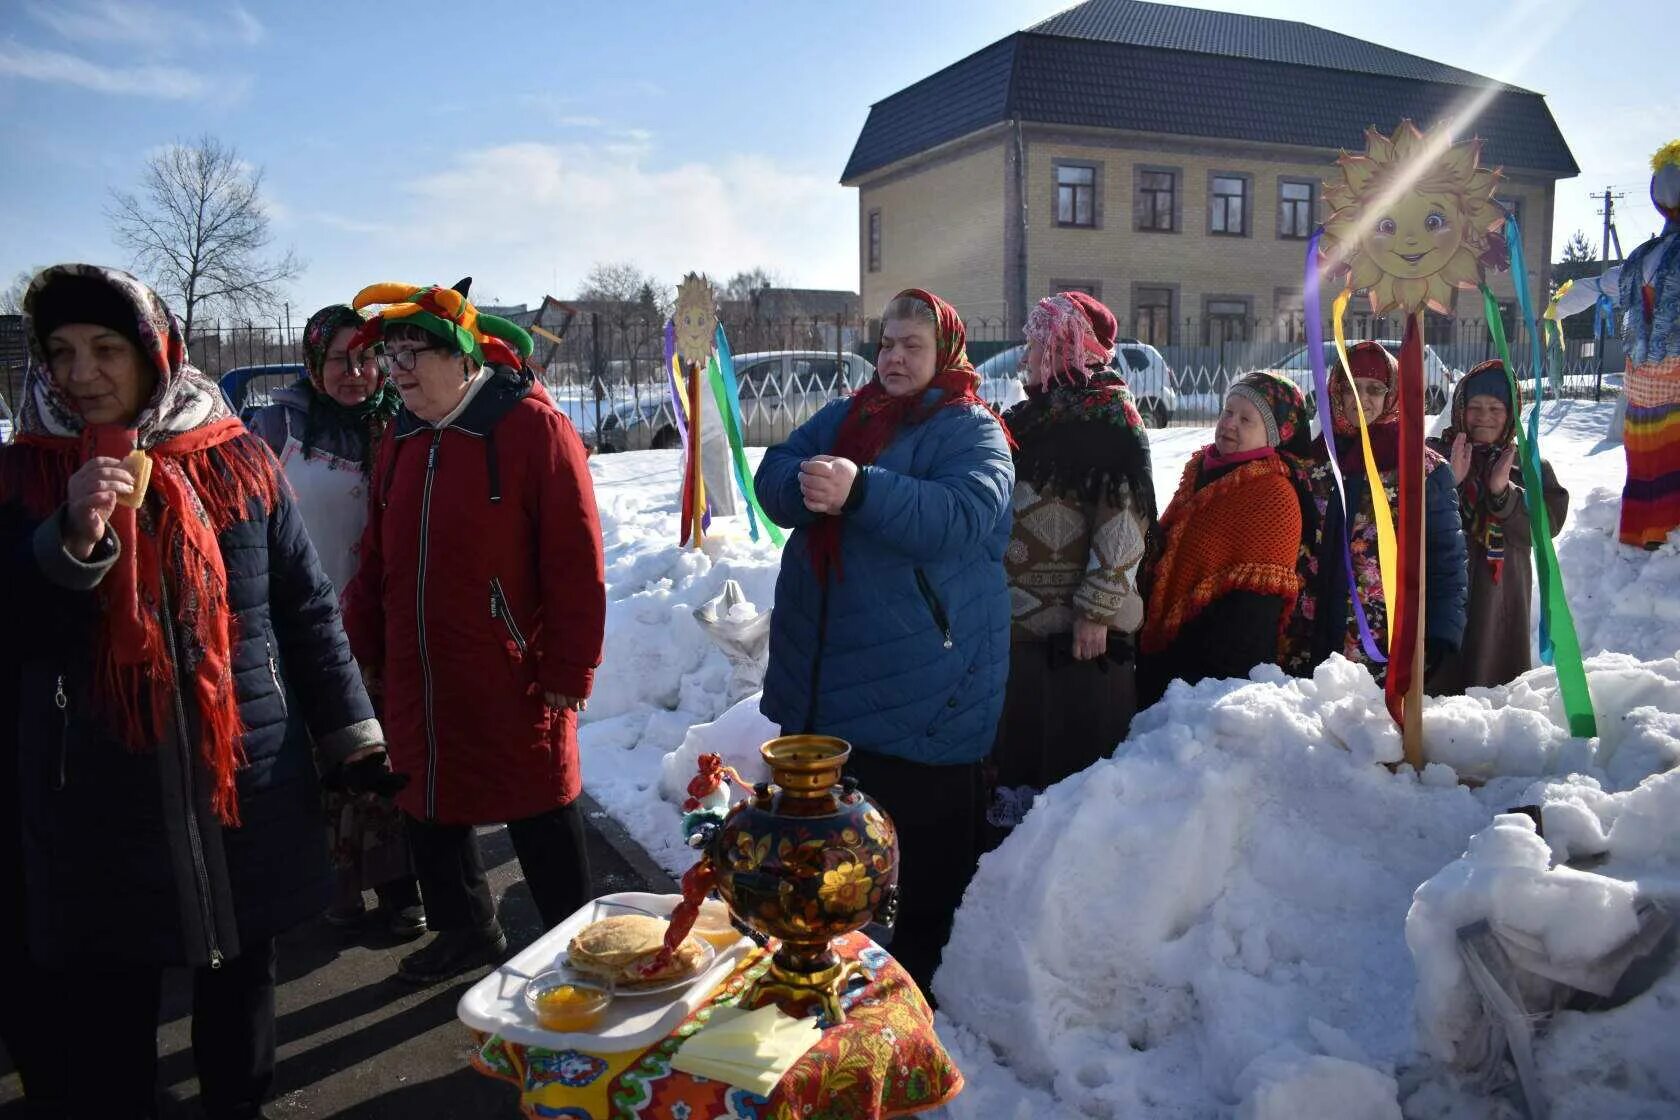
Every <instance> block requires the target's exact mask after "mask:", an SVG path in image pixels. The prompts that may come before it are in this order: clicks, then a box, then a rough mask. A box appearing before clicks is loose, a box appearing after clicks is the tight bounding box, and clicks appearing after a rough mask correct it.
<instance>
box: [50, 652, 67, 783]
mask: <svg viewBox="0 0 1680 1120" xmlns="http://www.w3.org/2000/svg"><path fill="white" fill-rule="evenodd" d="M53 706H54V707H56V708H57V709H58V714H59V715H60V716H61V717H62V718H63V720H64V730H63V732H61V733H60V735H59V737H58V774H57V775H55V776H54V778H53V787H52V788H53V790H54V792H57V791H58V790H61V789H63V788H64V786H65V783H66V781H67V780H68V778H69V768H70V767H69V762H70V697H69V696H68V695H67V694H66V693H65V691H64V678H63V677H62V676H60V677H59V678H58V687H57V688H55V689H54V690H53Z"/></svg>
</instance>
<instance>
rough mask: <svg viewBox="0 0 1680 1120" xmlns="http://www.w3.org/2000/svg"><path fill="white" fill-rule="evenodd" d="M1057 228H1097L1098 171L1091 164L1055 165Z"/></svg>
mask: <svg viewBox="0 0 1680 1120" xmlns="http://www.w3.org/2000/svg"><path fill="white" fill-rule="evenodd" d="M1056 224H1057V225H1059V226H1084V227H1087V228H1092V227H1095V226H1096V224H1097V169H1096V168H1095V167H1094V166H1092V165H1091V164H1088V163H1062V164H1057V165H1056Z"/></svg>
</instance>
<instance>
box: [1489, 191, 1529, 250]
mask: <svg viewBox="0 0 1680 1120" xmlns="http://www.w3.org/2000/svg"><path fill="white" fill-rule="evenodd" d="M1493 204H1494V205H1495V206H1497V207H1499V209H1500V210H1502V211H1504V212H1505V213H1507V214H1509V215H1510V216H1511V217H1513V218H1515V219H1516V220H1517V228H1518V229H1520V230H1523V231H1524V232H1525V233H1526V232H1527V229H1526V227H1524V226H1523V216H1522V199H1520V198H1500V197H1499V196H1497V195H1495V196H1494V199H1493ZM1501 228H1502V229H1503V228H1504V227H1503V223H1501ZM1525 240H1526V238H1525Z"/></svg>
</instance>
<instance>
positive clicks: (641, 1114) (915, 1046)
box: [472, 933, 963, 1120]
mask: <svg viewBox="0 0 1680 1120" xmlns="http://www.w3.org/2000/svg"><path fill="white" fill-rule="evenodd" d="M835 949H836V951H837V952H839V954H840V955H841V956H842V957H843V958H845V959H847V960H853V959H855V960H857V961H859V962H860V963H862V965H863V966H864V968H865V970H866V971H867V973H868V975H869V981H868V983H867V984H864V985H862V986H861V987H854V988H853V989H852V990H851V991H849V992H848V993H847V994H846V995H845V996H844V997H843V998H842V1000H841V1003H842V1005H843V1006H844V1008H845V1011H846V1021H845V1022H844V1023H841V1024H839V1025H838V1026H836V1025H832V1024H829V1023H826V1022H824V1023H822V1026H823V1028H824V1029H823V1033H822V1039H821V1041H819V1042H818V1043H817V1045H816V1046H814V1047H812V1048H811V1050H810V1051H809V1052H808V1053H807V1054H806V1055H805V1056H804V1057H803V1058H801V1059H800V1060H799V1061H798V1062H797V1063H795V1065H794V1067H793V1068H792V1069H791V1070H789V1071H788V1073H787V1075H786V1076H785V1077H783V1078H782V1080H781V1083H780V1084H779V1085H777V1086H776V1089H775V1091H774V1092H772V1093H771V1094H770V1096H769V1097H762V1096H759V1095H758V1094H757V1093H753V1092H750V1091H748V1090H746V1089H740V1088H737V1087H735V1086H732V1085H727V1084H724V1083H723V1082H720V1081H712V1080H709V1079H707V1078H703V1077H693V1076H690V1075H689V1074H686V1073H682V1072H680V1071H678V1070H674V1069H672V1068H671V1057H672V1055H673V1054H675V1053H676V1051H677V1048H678V1047H679V1046H681V1045H682V1042H683V1040H684V1039H686V1038H688V1037H689V1036H690V1035H692V1034H693V1033H694V1032H695V1031H697V1030H699V1029H700V1028H701V1027H703V1026H705V1025H706V1023H707V1022H709V1021H710V1020H711V1017H712V1012H713V1010H714V1009H715V1008H718V1007H725V1006H731V1005H734V1004H735V1003H737V1002H738V1001H739V1000H740V998H741V996H742V994H743V993H744V992H745V991H746V990H747V988H748V987H749V986H751V984H752V983H753V981H755V980H757V979H758V978H759V977H760V976H762V975H763V974H764V972H765V970H766V969H768V968H769V967H770V958H769V955H768V954H767V953H765V952H764V951H763V950H758V951H755V952H753V953H752V954H750V955H749V956H747V957H746V958H745V959H744V960H743V961H742V963H741V966H740V967H739V968H737V969H736V970H735V972H733V973H732V974H731V975H730V976H729V977H728V978H727V979H726V980H724V982H723V983H722V984H720V985H718V988H717V990H716V992H714V993H713V995H712V997H711V998H710V999H708V1000H707V1001H706V1002H705V1003H703V1004H701V1005H700V1007H699V1009H697V1010H696V1011H695V1012H694V1014H692V1015H690V1016H689V1017H688V1018H687V1019H685V1020H683V1022H682V1023H680V1024H679V1025H678V1026H677V1027H676V1029H675V1030H673V1031H672V1032H671V1033H670V1034H669V1035H667V1036H666V1037H665V1038H663V1039H661V1040H660V1041H658V1042H656V1043H654V1044H653V1045H652V1046H650V1047H646V1048H644V1049H642V1050H633V1051H629V1052H624V1053H616V1054H610V1053H609V1054H595V1053H588V1052H585V1051H582V1050H559V1051H555V1050H545V1049H542V1048H541V1047H536V1046H530V1047H526V1046H520V1045H518V1044H516V1043H512V1042H508V1041H506V1040H505V1039H503V1038H502V1037H501V1036H499V1035H490V1036H485V1035H483V1034H481V1033H479V1032H474V1034H475V1035H477V1037H478V1038H479V1042H480V1045H479V1048H478V1050H477V1051H476V1052H475V1053H474V1054H473V1056H472V1066H473V1068H474V1069H476V1070H478V1072H480V1073H482V1074H485V1075H486V1076H489V1077H494V1078H497V1079H499V1080H502V1081H507V1082H510V1083H511V1084H513V1085H515V1086H517V1087H518V1089H519V1108H520V1111H521V1113H522V1114H523V1115H525V1116H527V1117H531V1118H532V1120H538V1118H541V1120H667V1118H669V1120H701V1118H706V1120H712V1118H719V1120H876V1118H880V1117H892V1116H910V1115H913V1114H915V1113H918V1112H925V1111H927V1110H929V1109H933V1108H937V1107H938V1106H939V1105H941V1104H944V1103H945V1102H946V1101H948V1100H950V1099H951V1098H952V1097H955V1096H956V1095H957V1094H958V1093H959V1092H961V1091H962V1087H963V1076H962V1073H961V1071H959V1070H958V1069H957V1067H956V1065H955V1064H954V1063H953V1062H952V1061H951V1058H950V1055H948V1054H946V1052H945V1048H944V1047H943V1046H941V1045H940V1044H939V1039H938V1038H937V1037H936V1036H935V1034H934V1032H933V1013H932V1011H931V1010H930V1009H929V1008H928V1005H927V1001H926V1000H925V999H923V998H922V993H921V991H920V990H919V989H918V988H917V987H916V985H915V983H914V982H913V981H912V980H911V979H910V977H909V975H908V974H907V973H906V972H905V971H904V970H903V969H902V968H900V967H899V965H898V962H897V961H895V960H893V958H892V956H891V955H890V954H889V953H887V951H886V950H885V949H882V948H881V947H880V946H878V945H876V944H875V943H874V942H873V941H871V940H870V939H869V938H867V937H865V936H864V935H863V934H861V933H853V934H850V935H848V936H846V937H844V938H841V939H840V940H838V941H837V942H835ZM785 1010H787V1011H789V1012H790V1013H797V1012H798V1011H799V1010H800V1008H797V1007H786V1008H785Z"/></svg>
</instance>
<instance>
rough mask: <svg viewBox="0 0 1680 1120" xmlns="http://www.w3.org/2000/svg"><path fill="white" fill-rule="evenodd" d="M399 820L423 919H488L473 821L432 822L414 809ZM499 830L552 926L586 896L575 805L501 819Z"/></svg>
mask: <svg viewBox="0 0 1680 1120" xmlns="http://www.w3.org/2000/svg"><path fill="white" fill-rule="evenodd" d="M406 821H407V825H408V846H409V851H410V852H411V853H412V854H413V856H414V869H415V872H416V874H417V875H418V876H419V879H420V894H421V897H422V898H423V899H424V900H425V903H426V925H427V927H428V928H429V929H433V930H437V931H438V932H439V933H444V932H447V931H449V930H459V929H484V928H485V927H487V926H489V925H490V924H491V923H492V922H494V921H495V920H496V900H495V899H494V898H492V897H491V896H490V880H489V878H487V877H486V875H485V873H484V856H483V855H482V853H480V852H479V850H478V837H477V836H476V835H475V834H474V831H473V826H472V825H467V824H436V823H433V822H430V821H423V820H419V819H418V818H416V817H407V818H406ZM507 830H508V836H509V838H510V839H512V841H513V851H514V854H515V855H517V856H518V857H519V869H520V871H521V872H523V873H524V876H525V882H526V883H527V884H528V885H529V886H530V888H531V896H532V897H533V898H535V899H536V901H537V913H538V914H539V915H541V917H542V922H543V927H544V928H545V929H553V928H554V927H555V926H557V925H559V924H560V923H561V922H563V921H565V920H566V919H567V918H568V917H570V916H571V914H572V912H573V911H575V910H577V909H578V908H579V907H581V906H582V905H583V904H584V903H585V902H588V901H589V851H588V849H587V848H586V847H585V846H584V839H583V813H582V811H581V810H579V809H578V807H577V803H576V802H573V803H572V804H570V805H565V806H562V807H560V808H558V809H551V810H549V811H548V812H546V813H539V814H538V815H536V816H534V817H526V818H525V819H524V820H522V821H509V822H508V825H507Z"/></svg>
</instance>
